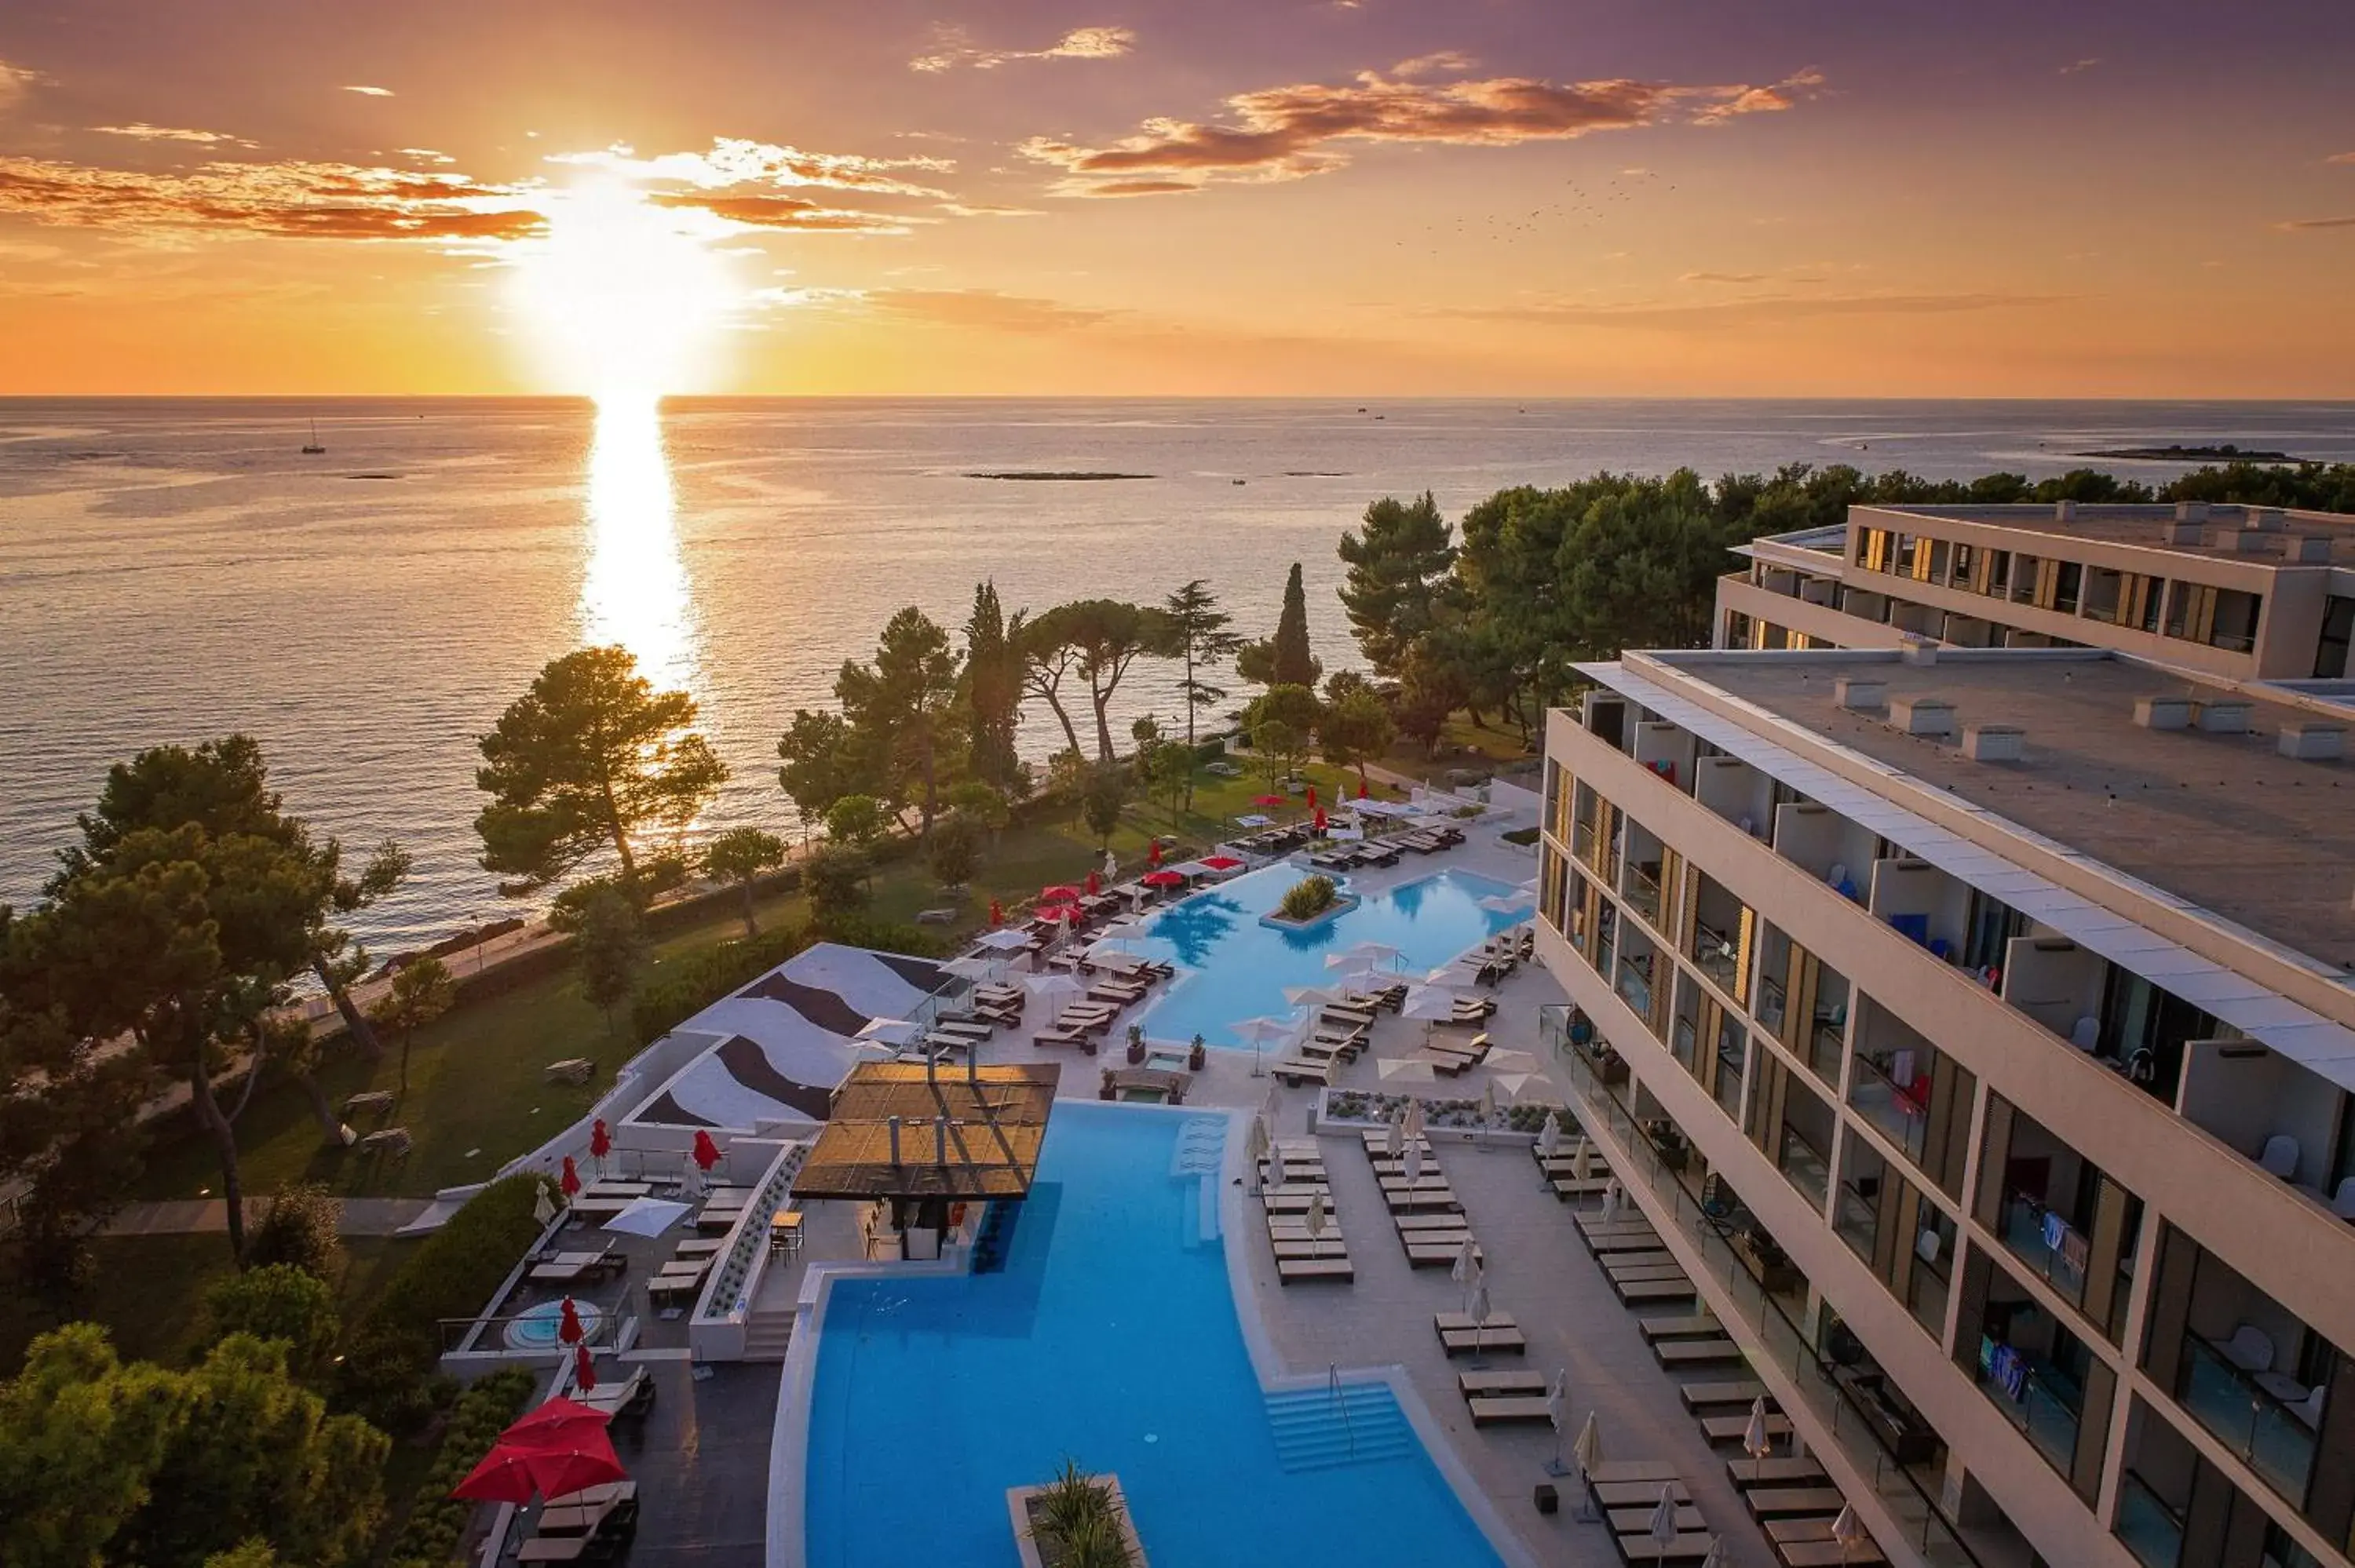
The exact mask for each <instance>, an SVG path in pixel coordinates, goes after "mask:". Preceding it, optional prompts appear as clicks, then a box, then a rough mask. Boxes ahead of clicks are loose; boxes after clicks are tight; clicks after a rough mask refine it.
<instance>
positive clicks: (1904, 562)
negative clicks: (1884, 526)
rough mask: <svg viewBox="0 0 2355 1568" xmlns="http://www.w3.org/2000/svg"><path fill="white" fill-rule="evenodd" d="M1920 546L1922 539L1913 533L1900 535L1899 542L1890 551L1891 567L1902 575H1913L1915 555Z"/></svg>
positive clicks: (1894, 571) (1898, 574) (1895, 572)
mask: <svg viewBox="0 0 2355 1568" xmlns="http://www.w3.org/2000/svg"><path fill="white" fill-rule="evenodd" d="M1920 546H1921V541H1919V540H1917V539H1915V538H1914V537H1913V535H1911V534H1900V535H1897V543H1896V545H1895V546H1894V547H1892V548H1891V551H1890V553H1889V569H1890V570H1891V572H1893V573H1894V574H1896V575H1897V576H1898V577H1912V576H1913V556H1914V555H1915V553H1916V551H1917V550H1919V548H1920Z"/></svg>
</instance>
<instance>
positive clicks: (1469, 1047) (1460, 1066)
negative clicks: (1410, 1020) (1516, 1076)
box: [1415, 1007, 1488, 1078]
mask: <svg viewBox="0 0 2355 1568" xmlns="http://www.w3.org/2000/svg"><path fill="white" fill-rule="evenodd" d="M1480 1017H1481V1015H1480V1014H1478V1013H1476V1012H1475V1013H1472V1014H1470V1015H1468V1016H1467V1015H1465V1013H1464V1012H1461V1010H1460V1007H1459V1011H1458V1013H1457V1016H1456V1017H1455V1020H1454V1022H1458V1023H1477V1022H1479V1021H1480ZM1487 1059H1488V1036H1487V1034H1486V1033H1480V1034H1475V1035H1474V1036H1472V1038H1471V1039H1469V1040H1464V1041H1455V1040H1432V1041H1427V1042H1425V1044H1424V1045H1423V1049H1422V1050H1421V1051H1419V1052H1417V1053H1416V1054H1415V1060H1417V1061H1419V1062H1428V1063H1430V1064H1431V1068H1432V1071H1433V1072H1434V1073H1437V1074H1438V1075H1440V1076H1442V1077H1445V1078H1453V1077H1457V1076H1460V1075H1463V1074H1464V1073H1465V1072H1468V1071H1469V1070H1471V1069H1472V1068H1474V1067H1476V1066H1478V1065H1480V1064H1481V1063H1483V1062H1485V1061H1487Z"/></svg>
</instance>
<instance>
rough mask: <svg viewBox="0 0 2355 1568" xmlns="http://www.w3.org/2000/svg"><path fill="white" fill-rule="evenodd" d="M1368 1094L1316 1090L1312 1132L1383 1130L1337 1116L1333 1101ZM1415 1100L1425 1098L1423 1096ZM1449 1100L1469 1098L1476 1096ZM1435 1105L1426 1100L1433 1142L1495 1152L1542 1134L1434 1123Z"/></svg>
mask: <svg viewBox="0 0 2355 1568" xmlns="http://www.w3.org/2000/svg"><path fill="white" fill-rule="evenodd" d="M1367 1094H1368V1091H1367V1090H1364V1089H1333V1088H1326V1089H1319V1090H1318V1091H1316V1104H1315V1105H1314V1106H1312V1107H1310V1114H1309V1130H1310V1131H1312V1132H1317V1133H1324V1132H1334V1133H1345V1134H1348V1135H1351V1136H1354V1135H1356V1134H1358V1133H1360V1132H1365V1131H1369V1130H1379V1129H1380V1128H1381V1127H1382V1126H1383V1125H1384V1123H1383V1122H1382V1121H1381V1120H1380V1118H1374V1117H1363V1116H1359V1117H1342V1116H1336V1115H1335V1114H1334V1113H1333V1101H1334V1100H1335V1099H1336V1098H1337V1097H1344V1096H1347V1097H1359V1096H1364V1095H1367ZM1397 1098H1400V1099H1405V1098H1407V1096H1404V1095H1400V1096H1397ZM1416 1098H1423V1097H1420V1096H1417V1097H1416ZM1450 1098H1457V1099H1469V1098H1471V1097H1470V1096H1452V1097H1450ZM1435 1103H1439V1102H1437V1101H1435V1100H1433V1099H1427V1098H1426V1099H1424V1100H1423V1105H1424V1113H1423V1114H1424V1117H1425V1121H1424V1125H1423V1137H1424V1138H1426V1139H1429V1140H1430V1141H1432V1142H1433V1143H1467V1144H1474V1145H1477V1146H1481V1147H1485V1148H1491V1149H1516V1148H1526V1147H1528V1146H1529V1145H1530V1144H1533V1143H1535V1142H1536V1141H1537V1140H1538V1132H1537V1129H1535V1128H1531V1129H1530V1130H1529V1131H1526V1132H1522V1131H1516V1130H1514V1129H1513V1128H1503V1127H1450V1126H1447V1125H1445V1124H1444V1123H1442V1122H1438V1121H1434V1120H1431V1119H1429V1118H1430V1117H1431V1115H1432V1112H1431V1109H1430V1107H1431V1106H1433V1104H1435ZM1549 1108H1554V1107H1549Z"/></svg>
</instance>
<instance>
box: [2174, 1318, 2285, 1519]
mask: <svg viewBox="0 0 2355 1568" xmlns="http://www.w3.org/2000/svg"><path fill="white" fill-rule="evenodd" d="M2183 1350H2184V1356H2183V1362H2182V1371H2181V1372H2179V1373H2178V1374H2177V1377H2176V1382H2177V1383H2179V1385H2180V1386H2179V1388H2178V1390H2177V1392H2176V1399H2177V1400H2178V1402H2179V1403H2180V1404H2182V1406H2183V1408H2184V1409H2186V1410H2188V1411H2190V1413H2191V1415H2192V1418H2193V1419H2194V1420H2196V1421H2198V1422H2199V1423H2200V1425H2202V1426H2205V1427H2206V1428H2208V1430H2209V1432H2210V1433H2211V1434H2212V1435H2213V1436H2215V1437H2216V1438H2217V1439H2218V1440H2219V1441H2220V1442H2222V1443H2223V1444H2224V1446H2227V1447H2229V1448H2231V1449H2232V1452H2234V1453H2235V1454H2238V1455H2239V1456H2240V1457H2242V1458H2243V1459H2244V1460H2246V1461H2248V1466H2249V1468H2251V1469H2252V1470H2254V1471H2255V1472H2256V1473H2257V1475H2258V1476H2259V1477H2260V1478H2262V1479H2263V1480H2264V1483H2265V1485H2267V1486H2269V1487H2271V1488H2273V1489H2274V1490H2275V1491H2276V1492H2279V1493H2280V1494H2281V1495H2282V1496H2283V1497H2285V1498H2286V1499H2289V1501H2290V1502H2291V1503H2293V1504H2295V1505H2297V1506H2299V1507H2304V1506H2305V1503H2306V1487H2307V1479H2308V1478H2310V1477H2311V1476H2312V1475H2313V1474H2314V1428H2313V1427H2311V1426H2308V1425H2307V1424H2306V1420H2305V1418H2304V1416H2303V1415H2301V1414H2299V1412H2298V1410H2297V1409H2296V1407H2294V1406H2292V1405H2290V1404H2286V1403H2285V1402H2284V1401H2283V1400H2281V1399H2280V1398H2278V1397H2276V1396H2275V1394H2274V1393H2272V1392H2270V1391H2269V1390H2267V1389H2265V1388H2264V1387H2263V1386H2262V1385H2260V1384H2259V1383H2258V1382H2257V1380H2256V1379H2255V1378H2254V1377H2253V1376H2252V1375H2250V1374H2249V1373H2248V1372H2243V1370H2242V1369H2240V1368H2239V1367H2237V1366H2234V1365H2233V1364H2232V1362H2231V1361H2228V1360H2227V1359H2225V1356H2224V1352H2223V1351H2220V1350H2218V1349H2217V1348H2216V1347H2215V1346H2214V1345H2211V1344H2210V1343H2209V1342H2208V1341H2207V1340H2203V1339H2201V1338H2200V1336H2199V1335H2197V1334H2192V1333H2186V1334H2185V1335H2184V1336H2183Z"/></svg>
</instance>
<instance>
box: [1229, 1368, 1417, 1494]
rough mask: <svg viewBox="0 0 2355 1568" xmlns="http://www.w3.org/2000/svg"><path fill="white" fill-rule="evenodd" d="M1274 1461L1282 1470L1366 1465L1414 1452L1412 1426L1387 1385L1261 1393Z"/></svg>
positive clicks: (1370, 1384) (1328, 1385) (1371, 1384)
mask: <svg viewBox="0 0 2355 1568" xmlns="http://www.w3.org/2000/svg"><path fill="white" fill-rule="evenodd" d="M1266 1404H1267V1424H1268V1427H1269V1429H1270V1430H1271V1431H1272V1432H1273V1435H1274V1437H1275V1457H1276V1463H1277V1464H1278V1465H1280V1466H1282V1467H1283V1468H1284V1470H1285V1471H1286V1472H1287V1473H1290V1472H1295V1471H1300V1470H1329V1469H1334V1468H1336V1467H1339V1466H1343V1465H1363V1464H1372V1463H1375V1462H1377V1461H1380V1460H1383V1459H1395V1458H1398V1457H1401V1456H1402V1455H1406V1454H1411V1453H1412V1452H1414V1450H1415V1446H1416V1443H1417V1439H1416V1437H1415V1435H1414V1428H1413V1427H1412V1426H1410V1425H1407V1419H1406V1412H1404V1411H1402V1410H1401V1409H1400V1408H1399V1404H1398V1400H1397V1398H1396V1397H1395V1396H1394V1395H1392V1394H1391V1391H1390V1385H1389V1384H1387V1383H1342V1384H1340V1385H1338V1387H1335V1386H1333V1385H1331V1384H1325V1385H1320V1386H1318V1387H1316V1388H1303V1389H1293V1390H1289V1391H1287V1392H1285V1393H1271V1394H1268V1395H1267V1396H1266Z"/></svg>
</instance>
